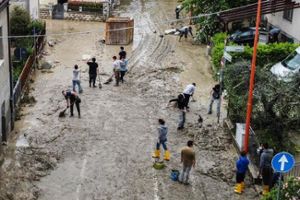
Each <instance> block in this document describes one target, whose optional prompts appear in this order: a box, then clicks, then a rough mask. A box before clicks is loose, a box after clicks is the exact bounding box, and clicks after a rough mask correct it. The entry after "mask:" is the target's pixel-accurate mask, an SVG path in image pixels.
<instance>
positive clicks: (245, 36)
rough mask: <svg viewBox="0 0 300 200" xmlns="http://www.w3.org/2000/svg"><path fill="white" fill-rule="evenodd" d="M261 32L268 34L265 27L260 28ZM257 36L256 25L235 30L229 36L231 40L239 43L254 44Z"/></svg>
mask: <svg viewBox="0 0 300 200" xmlns="http://www.w3.org/2000/svg"><path fill="white" fill-rule="evenodd" d="M260 34H265V35H267V31H266V29H265V28H260ZM254 38H255V27H246V28H242V29H240V30H237V31H235V32H234V33H233V34H231V35H230V37H229V38H228V40H229V41H231V42H234V43H237V44H239V45H244V44H248V45H250V46H253V44H254Z"/></svg>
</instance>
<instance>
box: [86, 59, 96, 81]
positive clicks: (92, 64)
mask: <svg viewBox="0 0 300 200" xmlns="http://www.w3.org/2000/svg"><path fill="white" fill-rule="evenodd" d="M87 65H88V66H89V76H90V87H91V84H92V82H93V87H96V78H97V74H98V63H96V58H92V62H91V61H90V60H88V62H87Z"/></svg>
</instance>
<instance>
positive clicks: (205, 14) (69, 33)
mask: <svg viewBox="0 0 300 200" xmlns="http://www.w3.org/2000/svg"><path fill="white" fill-rule="evenodd" d="M245 6H249V5H245ZM245 6H240V7H235V8H230V9H227V10H222V11H217V12H211V13H203V14H199V15H196V16H191V17H185V18H182V19H174V20H163V21H160V22H156V23H153V25H161V24H169V23H174V22H180V21H186V20H191V19H198V18H201V17H209V16H213V15H219V14H221V13H224V12H228V11H232V10H236V9H238V8H243V7H245ZM143 26H145V25H137V26H135V27H126V28H119V29H112V30H108V31H109V32H114V31H122V30H129V29H134V28H143ZM99 29H100V30H99ZM99 29H98V30H90V31H80V32H65V33H50V34H36V35H18V36H16V35H12V36H1V37H0V38H8V39H12V38H34V37H47V36H66V35H83V34H90V33H103V32H104V29H103V28H99Z"/></svg>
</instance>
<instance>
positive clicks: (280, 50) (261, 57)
mask: <svg viewBox="0 0 300 200" xmlns="http://www.w3.org/2000/svg"><path fill="white" fill-rule="evenodd" d="M226 37H227V34H226V33H217V34H215V35H214V36H213V38H212V42H213V44H214V46H213V49H212V63H213V71H214V73H215V74H216V73H218V71H219V70H220V67H221V59H222V56H223V53H224V40H225V38H226ZM229 45H233V46H234V45H236V44H232V43H230V44H229ZM298 46H299V44H292V43H272V44H266V45H258V48H257V61H256V65H257V66H258V67H260V66H265V65H266V64H268V67H271V66H272V65H273V64H275V63H277V62H279V61H281V60H283V59H284V58H285V57H287V56H288V55H289V54H290V53H291V52H293V51H294V50H295V49H296V48H297V47H298ZM252 52H253V48H251V47H249V46H245V51H244V52H242V53H234V52H230V55H232V58H233V62H235V60H240V59H244V60H249V61H251V59H252Z"/></svg>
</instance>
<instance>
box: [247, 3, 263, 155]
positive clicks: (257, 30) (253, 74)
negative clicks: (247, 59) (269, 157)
mask: <svg viewBox="0 0 300 200" xmlns="http://www.w3.org/2000/svg"><path fill="white" fill-rule="evenodd" d="M260 19H261V0H258V4H257V15H256V30H255V39H254V46H253V55H252V63H251V75H250V83H249V94H248V103H247V116H246V128H245V141H244V151H246V152H248V144H249V132H250V120H251V113H252V102H253V88H254V78H255V68H256V54H257V43H258V37H259V26H260Z"/></svg>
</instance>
